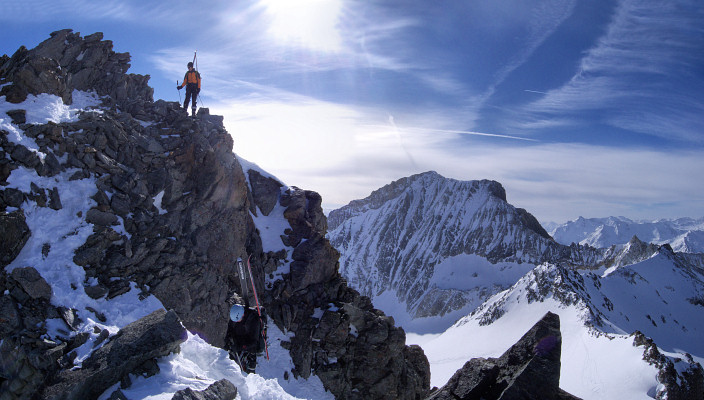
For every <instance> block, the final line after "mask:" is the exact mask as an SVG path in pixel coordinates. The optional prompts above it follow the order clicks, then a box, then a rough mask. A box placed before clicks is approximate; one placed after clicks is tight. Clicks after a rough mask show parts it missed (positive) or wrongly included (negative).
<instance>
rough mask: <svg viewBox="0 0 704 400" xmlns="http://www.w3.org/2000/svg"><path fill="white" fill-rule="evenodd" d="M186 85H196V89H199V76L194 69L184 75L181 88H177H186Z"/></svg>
mask: <svg viewBox="0 0 704 400" xmlns="http://www.w3.org/2000/svg"><path fill="white" fill-rule="evenodd" d="M188 83H197V84H198V89H200V74H199V73H198V71H196V70H195V69H194V70H192V71H188V72H186V75H185V76H184V77H183V82H182V83H181V86H179V88H182V87H184V86H186V84H188Z"/></svg>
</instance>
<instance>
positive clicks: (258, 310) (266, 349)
mask: <svg viewBox="0 0 704 400" xmlns="http://www.w3.org/2000/svg"><path fill="white" fill-rule="evenodd" d="M250 258H252V256H251V255H250V256H249V257H247V269H249V280H250V281H251V282H252V293H254V302H255V304H256V305H257V314H259V324H260V325H261V327H262V331H261V332H260V335H262V339H263V340H264V350H265V351H266V359H267V360H268V359H269V345H268V344H267V342H266V335H265V334H264V330H265V329H266V327H265V326H264V321H262V311H261V309H260V308H259V298H258V297H257V288H256V287H255V286H254V276H253V275H252V266H251V265H250V264H249V259H250Z"/></svg>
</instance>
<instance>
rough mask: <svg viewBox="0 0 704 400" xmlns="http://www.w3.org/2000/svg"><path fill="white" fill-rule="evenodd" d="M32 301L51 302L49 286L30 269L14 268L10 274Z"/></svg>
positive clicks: (35, 271)
mask: <svg viewBox="0 0 704 400" xmlns="http://www.w3.org/2000/svg"><path fill="white" fill-rule="evenodd" d="M10 275H11V276H12V279H14V280H15V282H17V283H18V284H19V286H20V287H21V288H22V290H24V292H25V293H27V294H28V295H29V297H30V298H32V299H44V300H51V286H49V284H48V283H46V281H45V280H44V278H42V276H41V275H39V272H37V270H36V269H34V268H32V267H23V268H15V269H13V270H12V273H11V274H10Z"/></svg>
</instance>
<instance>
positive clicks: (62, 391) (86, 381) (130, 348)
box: [42, 310, 186, 400]
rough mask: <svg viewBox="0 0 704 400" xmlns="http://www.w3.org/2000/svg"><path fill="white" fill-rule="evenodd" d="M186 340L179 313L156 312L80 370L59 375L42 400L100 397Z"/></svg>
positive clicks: (120, 335)
mask: <svg viewBox="0 0 704 400" xmlns="http://www.w3.org/2000/svg"><path fill="white" fill-rule="evenodd" d="M184 340H186V330H185V328H184V327H183V325H181V321H179V319H178V316H177V315H176V313H175V312H173V311H169V312H166V311H165V310H159V311H155V312H154V313H152V314H150V315H147V316H146V317H144V318H142V319H139V320H137V321H135V322H133V323H131V324H129V325H127V326H126V327H124V328H122V329H121V330H120V331H119V332H118V333H117V334H116V335H115V336H113V337H112V338H110V340H108V341H107V342H106V343H105V345H104V346H102V347H100V348H98V349H96V350H95V351H94V352H93V353H92V354H91V355H90V357H88V359H86V360H85V361H83V365H82V366H81V368H78V369H71V370H62V371H60V372H59V373H58V374H56V376H55V377H54V378H53V384H50V386H49V387H47V389H46V390H44V392H43V394H42V398H44V399H54V400H60V399H67V400H68V399H94V398H97V397H98V396H100V395H101V394H102V393H103V392H104V391H106V390H107V389H108V388H109V387H110V386H112V385H114V384H115V383H117V382H120V380H122V379H125V378H127V379H129V378H128V377H127V375H128V374H130V373H135V372H136V370H137V368H139V367H143V366H144V365H145V363H147V362H148V361H150V360H154V359H156V358H159V357H163V356H166V355H168V354H170V353H173V352H178V349H179V345H180V344H181V343H182V342H183V341H184ZM157 371H158V367H157Z"/></svg>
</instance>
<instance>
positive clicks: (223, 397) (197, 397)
mask: <svg viewBox="0 0 704 400" xmlns="http://www.w3.org/2000/svg"><path fill="white" fill-rule="evenodd" d="M235 397H237V388H236V387H235V385H233V384H232V382H230V381H228V380H227V379H221V380H219V381H217V382H215V383H213V384H212V385H210V386H208V387H207V388H206V389H204V390H201V391H195V390H193V389H191V388H186V389H183V390H179V391H178V392H176V393H174V397H172V398H171V400H233V399H234V398H235Z"/></svg>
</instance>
